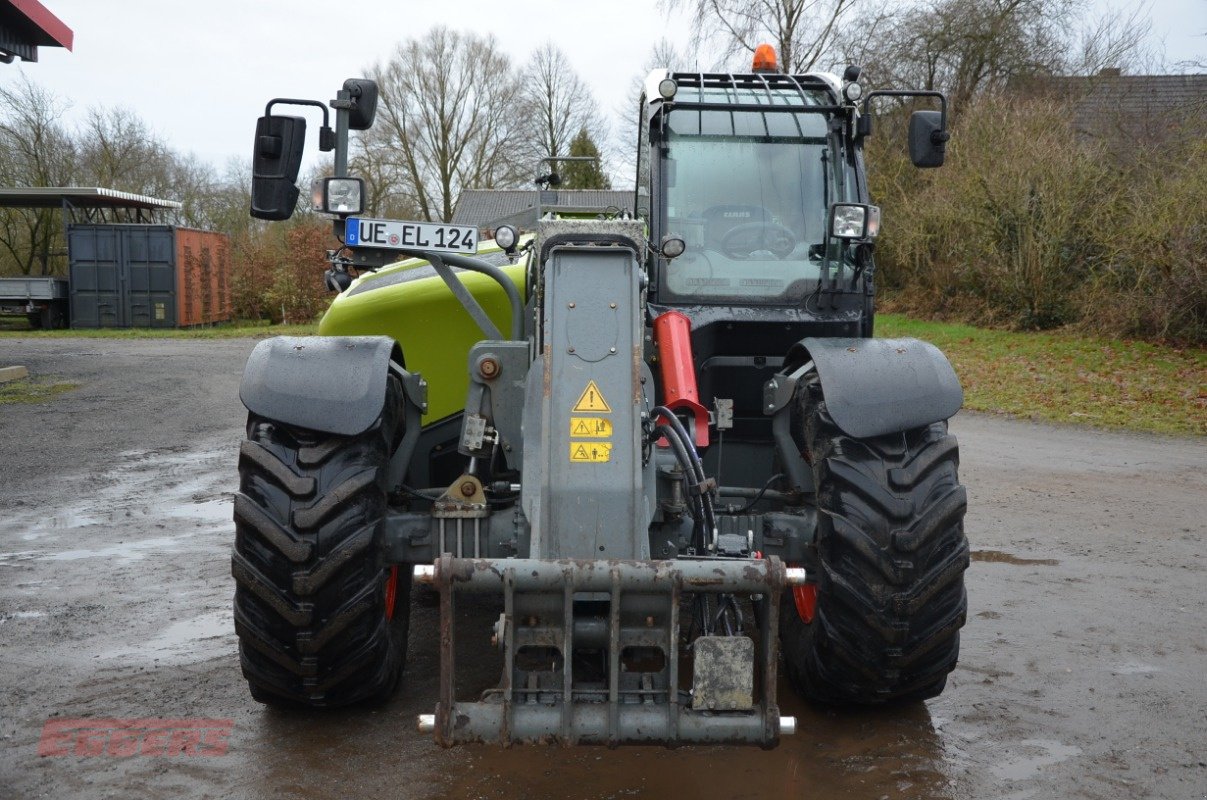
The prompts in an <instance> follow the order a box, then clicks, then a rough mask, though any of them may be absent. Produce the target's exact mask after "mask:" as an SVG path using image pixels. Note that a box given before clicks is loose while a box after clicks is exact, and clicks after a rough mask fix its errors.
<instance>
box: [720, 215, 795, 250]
mask: <svg viewBox="0 0 1207 800" xmlns="http://www.w3.org/2000/svg"><path fill="white" fill-rule="evenodd" d="M720 247H721V252H722V253H724V254H725V255H727V256H729V257H730V258H733V259H746V258H750V257H751V256H752V255H753V254H754V253H755V252H756V251H758V250H770V251H771V252H772V253H773V254H774V255H775V257H776V258H781V259H783V258H787V257H788V256H790V255H792V251H793V250H795V249H796V234H795V233H793V232H792V230H791V229H790V228H785V227H784V226H783V225H780V224H778V223H775V222H747V223H744V224H742V225H735V226H733V227H732V228H730V229H729V230H728V231H726V232H725V233H724V235H722V236H721V241H720Z"/></svg>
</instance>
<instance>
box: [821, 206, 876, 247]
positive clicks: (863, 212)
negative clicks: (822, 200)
mask: <svg viewBox="0 0 1207 800" xmlns="http://www.w3.org/2000/svg"><path fill="white" fill-rule="evenodd" d="M878 233H880V209H879V208H877V207H876V206H865V205H863V204H862V203H835V204H834V205H833V206H831V207H830V235H831V236H834V237H835V238H836V239H870V238H872V237H874V236H875V235H876V234H878Z"/></svg>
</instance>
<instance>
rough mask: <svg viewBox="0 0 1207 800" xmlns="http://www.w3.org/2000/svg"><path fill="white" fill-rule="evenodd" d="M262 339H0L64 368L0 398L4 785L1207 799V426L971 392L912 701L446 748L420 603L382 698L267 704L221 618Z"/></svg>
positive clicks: (229, 791) (430, 622) (105, 791)
mask: <svg viewBox="0 0 1207 800" xmlns="http://www.w3.org/2000/svg"><path fill="white" fill-rule="evenodd" d="M253 344H254V342H252V341H243V340H227V341H188V340H158V341H153V340H152V341H137V340H105V339H56V340H42V341H38V340H32V339H31V340H13V339H6V340H0V363H22V364H25V365H26V366H28V367H29V368H30V371H31V372H33V373H34V374H35V375H40V376H49V377H54V378H58V379H61V380H70V381H75V382H78V383H80V384H81V387H80V388H79V389H78V390H76V391H74V392H71V393H69V394H67V395H64V396H62V397H60V398H58V399H57V400H55V401H53V402H52V403H50V404H47V405H41V406H0V797H3V798H10V797H11V798H31V797H55V798H60V797H122V798H144V797H145V798H175V797H248V798H260V797H298V798H319V797H366V796H376V797H408V798H409V797H416V798H417V797H449V798H478V797H481V798H516V797H521V798H524V800H536V799H537V798H544V797H550V798H562V797H581V798H623V797H676V798H677V797H708V798H712V797H717V798H739V797H741V798H761V797H775V798H780V797H800V796H806V795H808V796H813V797H831V798H846V797H850V798H883V797H890V798H898V797H900V798H931V797H961V798H963V797H977V798H982V797H1002V798H1020V799H1021V798H1051V797H1073V798H1081V797H1095V798H1097V797H1103V798H1119V797H1122V798H1129V797H1161V798H1194V799H1195V800H1200V799H1201V798H1204V797H1207V679H1205V673H1207V669H1205V668H1207V555H1205V553H1204V549H1205V545H1207V535H1205V534H1207V441H1204V440H1203V439H1171V438H1159V437H1153V436H1140V435H1129V434H1118V433H1102V432H1097V431H1091V430H1084V429H1073V428H1063V427H1052V426H1046V425H1036V424H1031V423H1028V422H1019V421H1011V420H1003V419H996V418H993V417H987V416H974V415H968V414H962V415H960V416H959V417H958V418H957V419H956V421H955V423H954V425H953V427H954V430H955V431H956V433H957V434H958V435H959V436H960V443H961V452H962V460H963V464H962V478H963V480H964V482H965V483H966V484H967V486H968V490H969V495H970V506H969V514H968V520H967V529H968V535H969V538H970V539H971V542H972V546H973V551H974V555H973V559H974V561H973V565H972V568H971V569H970V570H969V572H968V593H969V603H970V610H969V620H968V626H967V627H966V628H965V631H964V638H963V650H962V654H961V661H960V665H959V667H958V668H957V669H956V671H955V673H954V674H953V675H952V678H951V681H950V683H949V684H948V689H947V692H946V693H945V694H943V696H942V697H940V698H938V699H936V700H934V701H931V702H929V703H927V704H926V705H925V706H916V707H913V708H908V709H895V710H887V711H884V710H882V711H868V712H859V713H833V712H821V711H816V710H812V709H810V708H808V707H806V706H803V705H802V704H800V703H799V702H798V701H796V700H795V699H794V697H793V695H792V692H791V690H790V689H789V688H788V687H786V686H784V687H782V688H781V697H782V702H783V705H784V713H786V714H796V715H798V717H799V722H800V733H798V734H797V735H796V736H794V737H789V738H787V739H785V741H784V743H783V744H782V745H781V746H780V747H779V748H778V749H777V750H774V751H770V752H764V751H760V750H755V749H746V748H716V747H710V748H684V749H681V750H677V751H669V750H664V749H661V748H631V749H622V750H618V751H608V750H604V749H579V750H562V749H535V748H527V749H522V748H516V749H512V750H509V751H504V750H502V749H499V748H491V747H484V746H475V747H465V748H462V749H459V750H455V751H442V750H440V749H438V748H436V747H435V746H434V745H433V744H432V743H431V742H430V741H429V740H428V739H427V738H425V737H423V736H420V735H419V734H418V733H416V732H415V730H414V720H415V715H416V714H418V713H421V712H430V711H431V710H432V707H433V704H434V702H435V693H436V686H437V675H436V672H437V666H438V664H437V654H436V644H435V639H434V636H433V634H434V631H435V627H436V609H435V608H434V606H433V605H432V604H430V603H426V604H424V603H421V604H420V605H418V606H417V607H416V611H415V614H414V617H413V624H412V631H411V658H410V662H409V665H408V679H407V684H406V687H405V690H404V692H403V693H402V694H400V695H399V696H398V697H397V698H396V699H395V700H393V701H392V702H391V703H390V704H388V705H387V706H386V707H384V708H382V709H379V710H376V711H366V710H356V711H343V712H337V713H322V714H318V713H314V714H309V713H305V714H284V713H279V712H273V711H269V710H266V709H265V708H263V707H261V706H259V705H257V704H255V703H254V702H252V701H251V699H250V698H249V697H248V695H247V692H246V687H245V685H244V683H243V680H242V678H241V676H240V674H239V668H238V662H237V657H236V643H235V637H234V634H233V632H232V624H231V616H230V601H231V595H232V591H233V584H232V581H231V578H230V573H229V558H228V550H229V547H230V543H231V539H232V535H233V534H232V524H231V522H230V516H231V507H230V492H231V491H232V490H233V489H234V488H235V485H236V476H235V454H236V451H237V447H238V441H239V437H240V435H241V431H240V428H241V424H242V416H243V412H242V407H241V406H240V404H239V401H238V398H237V383H238V376H239V373H240V371H241V369H242V366H243V361H244V359H245V358H246V356H247V354H248V352H249V351H250V349H251V347H252V346H253ZM492 619H493V617H492V614H491V613H490V612H489V611H487V610H485V609H483V610H481V611H480V612H478V613H477V617H476V622H475V621H472V620H471V621H470V622H469V623H468V624H460V623H459V625H458V630H459V631H462V632H464V631H466V630H468V629H469V626H471V625H475V624H476V625H480V626H481V630H482V631H483V637H482V638H483V640H485V638H486V636H487V631H488V626H489V624H490V622H491V621H492ZM483 652H486V651H485V649H484V650H483ZM489 668H493V667H484V669H489ZM76 717H104V718H108V717H156V718H179V717H204V718H219V719H221V718H230V719H233V721H234V727H233V730H232V732H231V734H230V738H229V750H228V752H227V754H226V755H222V756H210V757H202V756H196V757H187V756H176V757H154V756H134V757H129V758H117V757H91V758H89V757H81V756H59V757H39V756H38V754H37V744H38V739H39V736H40V734H41V732H42V729H43V724H44V723H45V722H46V720H47V719H51V718H76Z"/></svg>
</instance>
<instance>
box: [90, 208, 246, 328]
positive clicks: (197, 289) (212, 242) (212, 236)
mask: <svg viewBox="0 0 1207 800" xmlns="http://www.w3.org/2000/svg"><path fill="white" fill-rule="evenodd" d="M67 249H68V253H69V259H70V278H71V281H70V283H71V326H72V327H73V328H184V327H190V326H193V325H206V324H210V323H214V322H226V321H229V320H230V319H231V300H230V240H229V239H228V238H227V237H226V235H225V234H221V233H214V232H211V231H199V230H193V229H191V228H179V227H176V226H173V225H111V224H106V225H75V224H73V225H68V226H67Z"/></svg>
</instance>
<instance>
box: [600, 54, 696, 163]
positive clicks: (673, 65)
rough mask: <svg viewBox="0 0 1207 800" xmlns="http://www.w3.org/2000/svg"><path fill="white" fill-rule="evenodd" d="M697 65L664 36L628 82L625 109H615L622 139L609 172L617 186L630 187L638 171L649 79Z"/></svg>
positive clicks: (616, 145)
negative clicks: (639, 137) (643, 103)
mask: <svg viewBox="0 0 1207 800" xmlns="http://www.w3.org/2000/svg"><path fill="white" fill-rule="evenodd" d="M693 66H694V64H693V63H692V60H691V59H690V58H688V56H687V55H686V54H685V53H683V52H681V51H680V50H679V49H678V48H677V47H675V44H674V43H673V42H672V41H671V40H669V39H667V38H666V37H665V36H664V37H662V38H661V39H659V40H658V41H657V42H655V43H654V46H653V47H651V48H650V53H649V55H648V56H647V57H646V59H645V63H643V64H642V65H641V69H640V70H638V71H637V72H636V73H634V75H633V77H632V78H630V79H629V92H628V95H627V96H626V98H625V102H624V105H622V106H620V107H619V108H617V109H615V111H614V113H615V115H616V117H617V119H619V120H620V124H619V125H618V126H617V130H618V131H619V139H618V140H617V141H616V142H615V144H614V146H613V148H612V150H613V152H614V153H616V154H617V156H616V157H615V158H614V159H613V160H612V161H613V163H612V164H611V168H610V169H609V172H611V173H612V176H613V177H612V181H611V182H612V184H613V185H614V186H629V185H630V184H631V183H632V181H633V176H634V172H635V170H636V169H637V133H638V128H639V122H638V119H637V117H638V114H639V113H640V110H639V109H638V103H639V102H640V101H641V92H642V91H643V90H644V89H645V79H646V76H648V75H649V74H650V72H651V71H652V70H655V69H668V70H670V71H672V72H675V71H683V70H687V69H691V68H693Z"/></svg>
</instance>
